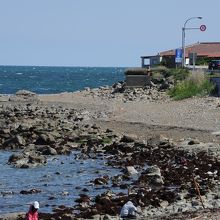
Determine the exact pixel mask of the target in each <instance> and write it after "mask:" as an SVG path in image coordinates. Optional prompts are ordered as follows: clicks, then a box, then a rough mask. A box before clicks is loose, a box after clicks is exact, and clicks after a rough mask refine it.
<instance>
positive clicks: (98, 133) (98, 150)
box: [0, 83, 220, 219]
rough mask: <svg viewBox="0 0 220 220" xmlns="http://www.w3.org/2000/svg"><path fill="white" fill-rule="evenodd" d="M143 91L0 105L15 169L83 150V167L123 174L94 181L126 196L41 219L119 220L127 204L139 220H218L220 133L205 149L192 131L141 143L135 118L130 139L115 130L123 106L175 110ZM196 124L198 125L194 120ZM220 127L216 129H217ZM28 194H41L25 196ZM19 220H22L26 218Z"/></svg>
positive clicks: (22, 96)
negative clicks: (100, 163)
mask: <svg viewBox="0 0 220 220" xmlns="http://www.w3.org/2000/svg"><path fill="white" fill-rule="evenodd" d="M151 90H152V91H154V92H152V91H151ZM144 91H145V92H143V89H136V90H125V89H124V87H123V84H121V83H120V84H117V85H114V86H113V87H111V88H107V87H106V88H100V89H94V90H92V89H86V90H84V91H81V92H77V93H72V94H60V95H59V96H57V95H55V96H43V97H39V96H37V95H36V94H34V93H29V92H27V91H20V92H18V93H17V94H16V95H15V96H9V97H5V96H2V97H1V99H0V101H1V103H0V146H1V149H2V150H11V151H13V150H19V153H16V154H15V153H12V155H11V156H10V158H9V159H8V164H9V165H10V166H14V167H15V168H22V169H24V170H25V169H28V168H29V169H31V168H33V167H35V166H46V164H47V160H48V158H50V157H51V156H54V155H63V154H65V155H69V154H71V152H72V151H74V150H78V151H79V154H78V157H80V158H83V159H84V160H86V159H87V158H91V157H92V158H94V159H96V158H97V157H98V156H100V155H102V156H104V157H105V158H106V159H107V161H108V166H111V167H113V168H114V167H117V168H120V169H121V174H120V175H117V176H113V177H109V176H108V175H105V176H100V177H99V178H97V179H94V180H91V181H93V184H94V185H98V186H103V187H104V186H105V185H106V184H110V185H111V188H112V189H113V188H114V187H119V188H121V189H123V190H124V189H126V190H127V192H128V193H126V194H125V193H120V192H119V193H112V192H111V190H109V189H108V190H106V192H105V193H103V194H100V195H98V196H96V197H95V198H92V197H91V196H90V195H89V192H85V193H84V194H79V197H78V199H77V200H76V201H75V202H76V203H77V205H75V206H73V207H65V206H58V207H56V208H54V210H53V213H40V216H41V218H42V219H118V213H119V210H120V208H121V207H122V205H123V204H124V203H125V202H126V201H127V200H128V199H131V200H132V201H134V203H135V204H136V205H137V206H138V208H139V209H140V210H141V213H142V215H141V216H140V218H139V219H146V218H147V219H190V218H193V217H196V216H202V215H204V216H207V215H210V214H212V215H213V216H214V215H217V214H218V211H219V208H220V194H219V192H220V178H219V173H220V142H219V139H218V133H216V135H214V136H213V135H212V134H211V131H212V130H207V131H206V135H207V136H208V135H209V138H208V139H206V140H208V141H204V139H203V138H202V135H201V136H198V137H197V136H196V135H195V136H193V137H192V136H191V135H190V130H189V131H188V133H185V134H184V135H187V134H188V136H185V137H184V138H174V137H172V136H164V134H166V132H165V133H162V134H161V132H160V131H159V132H158V133H157V135H155V134H154V135H150V133H148V135H145V133H143V134H141V135H139V134H140V132H141V131H138V129H136V128H139V129H140V130H141V125H140V124H139V121H138V120H136V119H138V118H136V117H137V115H134V117H132V121H137V123H136V124H135V126H136V127H135V130H136V131H133V132H132V128H133V130H134V127H132V123H130V122H129V121H128V124H127V130H128V131H129V132H126V130H124V133H122V132H118V131H119V130H120V129H119V127H117V126H118V125H119V124H120V123H121V122H122V121H123V117H124V111H123V109H121V108H122V106H123V105H124V104H127V103H134V104H135V105H136V109H138V105H143V103H144V104H145V105H146V106H148V107H149V106H150V105H151V103H155V102H156V103H160V105H161V106H162V108H163V105H164V104H167V103H172V101H171V100H169V98H168V97H166V94H165V93H163V91H161V88H159V87H158V88H157V87H156V86H154V85H153V87H151V88H150V90H149V88H145V90H144ZM149 91H151V92H149ZM144 94H145V95H144ZM152 94H154V95H152ZM155 94H156V95H155ZM149 97H150V98H149ZM152 97H153V98H152ZM207 99H210V98H207ZM207 99H206V100H207ZM115 101H117V103H116V102H115ZM196 102H197V100H196ZM77 103H78V104H77ZM115 103H116V104H117V106H116V105H115ZM172 104H173V103H172ZM178 104H179V103H178ZM200 105H201V104H200ZM218 105H219V100H218V99H217V100H216V99H213V101H212V102H211V105H209V106H206V107H207V108H208V110H210V109H212V111H213V112H214V117H215V116H216V114H219V111H220V110H219V108H218ZM103 106H105V108H104V109H103ZM146 106H145V107H146ZM204 106H205V105H204ZM116 107H117V108H116ZM116 109H117V111H116ZM118 109H119V110H118ZM140 109H142V108H141V107H140ZM213 109H214V110H213ZM155 111H156V109H155ZM174 111H175V110H174ZM191 111H192V110H191ZM210 112H211V111H210ZM210 114H211V113H210ZM204 115H205V113H204ZM211 116H212V115H211ZM211 116H210V117H211ZM153 117H154V116H153V115H152V118H153ZM155 117H156V116H155ZM117 120H118V121H117ZM143 120H144V118H143ZM143 120H142V122H144V121H143ZM147 120H148V119H147ZM109 121H110V122H111V123H113V122H114V126H115V127H114V126H111V128H110V127H108V123H109ZM213 121H214V119H213ZM105 122H106V123H105ZM124 122H125V121H124ZM144 123H145V124H146V125H147V124H148V123H147V122H144ZM174 123H175V122H174ZM178 123H179V121H178ZM201 123H202V122H201ZM103 124H105V126H103ZM162 124H163V123H161V125H162ZM194 124H195V126H197V125H198V124H197V121H196V120H195V121H194ZM182 125H183V127H184V124H182ZM207 125H208V124H207ZM218 125H219V124H218V122H216V128H218ZM116 127H117V128H116ZM200 127H202V126H200ZM207 127H208V126H207ZM207 127H206V128H204V130H205V129H207ZM210 127H211V126H210ZM114 128H116V129H114ZM123 129H126V126H124V127H123ZM173 130H175V128H173ZM142 132H143V131H142ZM195 132H197V130H196V129H195ZM200 132H201V131H200ZM195 134H199V133H195ZM201 134H202V133H201ZM198 189H199V190H198ZM25 193H35V192H33V191H28V190H27V189H24V194H25ZM199 193H200V195H201V197H199V195H198V194H199ZM204 208H205V209H204ZM212 212H213V213H212ZM214 213H215V214H214ZM216 213H217V214H216ZM5 218H6V217H0V219H5ZM9 219H10V218H9ZM11 219H12V218H11ZM14 219H23V214H21V217H19V216H18V215H17V216H15V218H14ZM201 219H202V217H201Z"/></svg>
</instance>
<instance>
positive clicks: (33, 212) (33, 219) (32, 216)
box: [26, 201, 39, 220]
mask: <svg viewBox="0 0 220 220" xmlns="http://www.w3.org/2000/svg"><path fill="white" fill-rule="evenodd" d="M38 209H39V202H37V201H35V202H34V203H33V204H31V205H30V208H29V211H28V213H27V214H26V220H38V212H37V211H38Z"/></svg>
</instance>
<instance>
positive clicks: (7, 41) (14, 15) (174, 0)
mask: <svg viewBox="0 0 220 220" xmlns="http://www.w3.org/2000/svg"><path fill="white" fill-rule="evenodd" d="M219 9H220V1H219V0H210V1H206V0H185V1H180V0H166V1H165V0H155V1H150V0H62V1H61V0H0V30H1V33H0V65H46V66H48V65H49V66H53V65H54V66H125V67H132V66H140V56H142V55H155V54H157V53H158V52H160V51H164V50H168V49H173V48H176V47H180V46H181V28H182V26H183V24H184V22H185V21H186V19H187V18H190V17H194V16H202V17H203V19H202V20H198V19H194V20H191V21H190V22H189V23H188V24H187V27H199V26H200V25H201V24H205V25H206V26H207V30H206V31H205V32H201V31H199V30H193V31H187V32H186V44H192V43H195V42H198V41H200V42H205V41H220V29H219V20H220V13H219Z"/></svg>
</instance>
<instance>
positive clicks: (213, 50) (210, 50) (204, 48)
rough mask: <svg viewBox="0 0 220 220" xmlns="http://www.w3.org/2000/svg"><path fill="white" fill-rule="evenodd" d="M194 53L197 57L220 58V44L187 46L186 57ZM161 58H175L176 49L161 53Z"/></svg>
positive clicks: (204, 43)
mask: <svg viewBox="0 0 220 220" xmlns="http://www.w3.org/2000/svg"><path fill="white" fill-rule="evenodd" d="M193 52H194V53H197V56H206V57H220V42H201V43H196V44H193V45H189V46H186V57H188V53H193ZM160 56H175V49H173V50H167V51H163V52H160Z"/></svg>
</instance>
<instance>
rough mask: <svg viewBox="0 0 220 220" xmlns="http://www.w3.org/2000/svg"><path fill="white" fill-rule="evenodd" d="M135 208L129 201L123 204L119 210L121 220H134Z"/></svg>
mask: <svg viewBox="0 0 220 220" xmlns="http://www.w3.org/2000/svg"><path fill="white" fill-rule="evenodd" d="M136 214H137V208H136V207H135V206H134V204H133V203H132V202H131V201H128V202H127V203H125V204H124V205H123V207H122V209H121V212H120V217H121V218H122V219H136Z"/></svg>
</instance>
